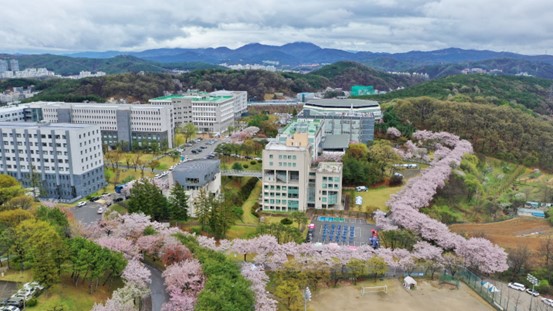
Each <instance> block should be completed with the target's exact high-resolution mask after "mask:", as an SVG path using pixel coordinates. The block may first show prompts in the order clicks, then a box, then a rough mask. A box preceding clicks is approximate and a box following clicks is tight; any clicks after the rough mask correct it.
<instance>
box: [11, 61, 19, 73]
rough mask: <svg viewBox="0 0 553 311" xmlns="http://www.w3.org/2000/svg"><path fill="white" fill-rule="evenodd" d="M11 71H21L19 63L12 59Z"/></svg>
mask: <svg viewBox="0 0 553 311" xmlns="http://www.w3.org/2000/svg"><path fill="white" fill-rule="evenodd" d="M10 70H11V71H19V61H18V60H17V59H10Z"/></svg>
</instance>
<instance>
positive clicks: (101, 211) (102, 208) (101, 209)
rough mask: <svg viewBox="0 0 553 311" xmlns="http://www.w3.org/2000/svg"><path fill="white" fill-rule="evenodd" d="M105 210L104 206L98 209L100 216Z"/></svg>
mask: <svg viewBox="0 0 553 311" xmlns="http://www.w3.org/2000/svg"><path fill="white" fill-rule="evenodd" d="M105 211H106V210H105V208H104V207H103V206H100V208H98V214H102V213H103V212H105Z"/></svg>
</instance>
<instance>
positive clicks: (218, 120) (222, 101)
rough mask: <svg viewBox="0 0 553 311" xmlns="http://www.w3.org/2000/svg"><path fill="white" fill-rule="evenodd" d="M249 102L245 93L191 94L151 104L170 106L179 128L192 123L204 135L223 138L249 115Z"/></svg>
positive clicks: (190, 92) (164, 98)
mask: <svg viewBox="0 0 553 311" xmlns="http://www.w3.org/2000/svg"><path fill="white" fill-rule="evenodd" d="M247 99H248V93H247V92H245V91H224V90H223V91H216V92H212V93H206V92H198V91H189V92H187V93H185V94H182V95H169V96H163V97H158V98H153V99H150V100H149V103H150V104H152V105H163V106H170V107H171V108H172V109H173V111H172V115H173V119H174V126H175V127H178V126H180V125H181V124H183V123H189V122H191V123H193V124H194V125H196V127H197V128H198V131H200V132H205V133H214V134H216V133H219V134H220V133H222V132H224V131H226V130H227V129H228V127H229V126H232V125H234V119H236V118H239V117H240V116H241V115H242V114H243V113H245V112H246V111H247V108H248V106H247Z"/></svg>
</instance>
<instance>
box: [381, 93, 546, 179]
mask: <svg viewBox="0 0 553 311" xmlns="http://www.w3.org/2000/svg"><path fill="white" fill-rule="evenodd" d="M384 119H385V120H392V119H396V120H400V121H401V122H403V123H404V124H411V125H412V126H414V127H415V128H417V129H426V130H430V131H446V132H450V133H454V134H457V135H459V136H461V138H464V139H467V140H469V141H470V142H471V143H472V145H473V147H474V150H475V151H476V152H479V153H483V154H485V155H488V156H492V157H496V158H499V159H502V160H506V161H509V162H515V163H521V164H524V165H526V166H530V167H532V166H538V167H542V168H544V169H547V170H548V171H553V125H552V124H551V122H550V121H548V120H544V119H543V117H537V116H532V115H530V114H526V113H521V112H520V111H519V110H517V109H514V108H512V107H509V106H500V107H498V106H493V105H489V104H482V105H474V104H472V103H458V102H451V101H440V100H437V99H433V98H429V97H418V98H409V99H402V100H398V101H397V102H395V103H393V104H392V105H391V106H389V107H388V108H387V109H386V112H385V115H384ZM386 122H388V121H386Z"/></svg>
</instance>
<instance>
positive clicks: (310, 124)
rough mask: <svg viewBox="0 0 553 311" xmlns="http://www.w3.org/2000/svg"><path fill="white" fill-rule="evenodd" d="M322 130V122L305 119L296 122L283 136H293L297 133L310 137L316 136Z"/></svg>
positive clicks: (289, 126)
mask: <svg viewBox="0 0 553 311" xmlns="http://www.w3.org/2000/svg"><path fill="white" fill-rule="evenodd" d="M320 128H321V120H319V119H315V120H309V119H303V120H302V121H298V120H296V121H294V122H292V123H290V124H288V126H287V127H286V128H285V129H284V130H283V131H282V134H281V135H286V136H292V135H293V134H295V133H308V134H310V135H315V134H316V133H317V131H318V130H319V129H320Z"/></svg>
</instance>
